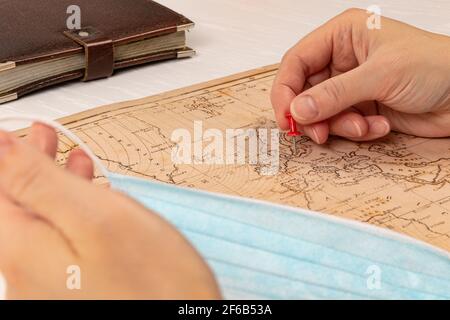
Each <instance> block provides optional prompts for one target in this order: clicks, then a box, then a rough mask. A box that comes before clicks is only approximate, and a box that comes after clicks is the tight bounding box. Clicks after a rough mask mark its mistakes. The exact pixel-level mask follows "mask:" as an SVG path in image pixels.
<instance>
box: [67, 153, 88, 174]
mask: <svg viewBox="0 0 450 320" xmlns="http://www.w3.org/2000/svg"><path fill="white" fill-rule="evenodd" d="M66 168H67V170H69V171H70V172H71V173H73V174H75V175H77V176H79V177H82V178H85V179H87V180H92V178H93V177H94V164H93V163H92V160H91V158H89V157H88V156H87V154H86V153H85V152H84V151H83V150H81V149H75V150H73V151H72V152H71V153H70V155H69V158H68V159H67V164H66Z"/></svg>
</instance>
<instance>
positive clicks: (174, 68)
mask: <svg viewBox="0 0 450 320" xmlns="http://www.w3.org/2000/svg"><path fill="white" fill-rule="evenodd" d="M9 1H14V0H9ZM159 2H160V3H162V4H164V5H166V6H168V7H170V8H172V9H174V10H176V11H179V12H180V13H182V14H184V15H186V16H187V17H189V18H191V19H192V20H193V21H195V22H196V27H195V29H194V30H193V31H192V32H190V33H189V36H188V41H189V45H190V46H191V47H192V48H194V49H196V50H197V52H198V55H197V56H196V57H194V58H192V59H184V60H177V61H168V62H163V63H156V64H151V65H147V66H142V67H139V68H133V69H131V70H127V71H124V72H120V73H117V74H116V75H114V76H113V77H112V78H109V79H105V80H98V81H95V82H89V83H81V82H74V83H69V84H66V85H62V86H58V87H52V88H51V89H47V90H44V91H41V92H38V93H34V94H32V95H29V96H26V97H24V98H22V99H20V100H17V101H14V102H11V103H8V104H4V105H0V115H16V114H26V115H30V114H38V115H41V116H45V117H49V118H54V119H56V118H60V117H63V116H67V115H70V114H74V113H77V112H81V111H84V110H87V109H90V108H95V107H97V106H99V105H105V104H110V103H113V102H118V101H124V100H130V99H137V98H142V97H146V96H150V95H154V94H157V93H161V92H164V91H168V90H172V89H176V88H180V87H184V86H188V85H192V84H195V83H199V82H204V81H208V80H211V79H214V78H219V77H224V76H227V75H230V74H233V73H237V72H241V71H245V70H248V69H253V68H257V67H260V66H264V65H269V64H273V63H276V62H278V61H279V60H280V58H281V57H282V55H283V53H284V52H285V51H286V50H287V49H288V48H289V47H291V46H292V45H293V44H295V43H296V42H297V41H298V39H300V38H301V37H302V36H304V35H306V34H307V33H309V32H310V31H312V30H313V29H315V28H316V27H318V26H319V25H321V24H322V23H324V22H325V21H327V20H328V19H330V18H331V17H333V16H335V15H337V14H338V13H340V12H341V11H343V10H345V9H347V8H351V7H359V8H363V9H366V8H367V7H369V6H370V5H374V4H376V5H378V6H379V7H380V8H381V13H382V14H383V15H385V16H388V17H391V18H395V19H398V20H402V21H404V22H407V23H410V24H413V25H415V26H417V27H420V28H423V29H426V30H429V31H432V32H438V33H443V34H447V35H449V34H450V1H449V0H391V1H387V0H378V1H356V0H347V1H346V0H328V1H327V0H159ZM130 3H131V1H130ZM20 126H22V124H18V123H8V124H1V125H0V127H2V128H6V129H16V128H19V127H20ZM2 287H3V286H2V284H1V281H0V297H1V291H2Z"/></svg>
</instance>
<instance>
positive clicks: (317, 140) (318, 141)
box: [311, 128, 320, 144]
mask: <svg viewBox="0 0 450 320" xmlns="http://www.w3.org/2000/svg"><path fill="white" fill-rule="evenodd" d="M311 135H312V137H311V139H313V140H314V142H315V143H317V144H320V139H319V135H318V134H317V130H316V128H312V129H311Z"/></svg>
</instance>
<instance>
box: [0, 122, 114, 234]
mask: <svg viewBox="0 0 450 320" xmlns="http://www.w3.org/2000/svg"><path fill="white" fill-rule="evenodd" d="M72 161H74V160H72ZM77 161H79V160H77ZM87 171H88V170H86V172H87ZM105 191H106V190H103V189H102V188H96V186H94V185H93V184H91V183H88V182H87V181H85V180H84V179H80V178H79V177H77V176H75V175H73V174H70V173H69V172H67V171H66V170H63V169H62V168H59V167H57V166H56V165H55V164H54V162H53V159H50V158H49V157H48V156H47V155H45V154H44V153H42V152H40V151H38V150H36V148H34V147H32V146H30V145H29V144H27V143H26V142H25V141H23V140H20V139H18V138H15V137H13V136H12V135H10V134H8V133H6V132H3V131H0V192H2V193H3V194H4V195H6V197H8V198H9V199H12V200H13V201H14V202H15V203H17V205H19V206H20V207H22V208H27V209H28V210H29V211H32V212H33V213H35V214H36V215H39V216H41V217H42V218H44V219H46V220H48V221H50V222H51V223H52V224H54V225H55V226H56V227H58V229H60V230H61V231H62V232H65V233H66V234H70V235H71V236H73V237H77V238H78V237H79V236H80V235H81V234H83V233H84V232H88V231H89V229H90V228H91V227H92V223H91V222H92V220H93V219H99V216H101V215H102V210H101V209H102V207H101V205H100V204H101V203H102V201H104V202H109V200H108V197H109V194H106V195H104V193H105Z"/></svg>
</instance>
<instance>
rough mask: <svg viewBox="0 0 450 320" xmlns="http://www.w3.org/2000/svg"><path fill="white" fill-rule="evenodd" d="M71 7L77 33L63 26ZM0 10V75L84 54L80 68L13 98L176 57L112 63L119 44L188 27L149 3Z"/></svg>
mask: <svg viewBox="0 0 450 320" xmlns="http://www.w3.org/2000/svg"><path fill="white" fill-rule="evenodd" d="M73 4H76V5H77V6H79V8H80V10H81V15H80V16H81V26H82V27H81V29H80V30H69V29H68V28H67V22H66V21H67V19H68V18H69V16H70V15H69V14H68V13H67V9H68V7H69V6H71V5H73ZM0 12H1V19H0V77H1V75H2V73H1V72H2V71H5V70H10V69H14V68H16V67H18V66H21V65H24V64H31V63H36V62H41V61H45V60H52V59H57V58H60V57H64V56H70V55H74V54H79V53H82V54H84V55H85V60H86V67H85V68H83V69H81V70H75V71H70V72H66V73H64V72H63V73H61V74H58V75H57V76H53V77H52V78H47V79H40V80H39V81H36V82H33V83H31V84H27V85H25V86H23V87H20V88H17V89H15V90H14V91H15V92H14V94H15V95H17V96H21V95H23V94H25V93H28V92H31V91H34V90H37V89H40V88H42V87H45V86H49V85H52V84H56V83H60V82H64V81H68V80H73V79H84V80H94V79H99V78H104V77H108V76H110V75H112V74H113V71H114V70H115V69H118V68H123V67H128V66H134V65H138V64H142V63H146V62H151V61H155V60H163V59H170V58H177V56H178V55H179V49H177V50H170V51H165V52H158V53H156V54H150V55H147V56H139V57H133V58H129V59H125V60H123V61H117V60H115V59H114V51H115V48H116V47H117V46H118V45H122V44H127V43H131V42H135V41H139V40H144V39H148V38H153V37H157V36H161V35H167V34H170V33H174V32H177V31H180V30H185V29H187V28H188V27H190V26H192V25H193V22H192V21H191V20H189V19H187V18H186V17H184V16H182V15H180V14H178V13H176V12H174V11H172V10H170V9H168V8H166V7H164V6H162V5H160V4H158V3H156V2H154V1H150V0H132V1H130V0H76V1H73V0H39V1H36V0H2V1H0ZM80 32H81V33H80ZM11 93H12V92H11Z"/></svg>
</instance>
